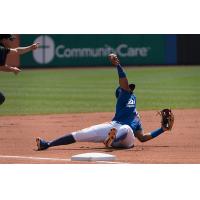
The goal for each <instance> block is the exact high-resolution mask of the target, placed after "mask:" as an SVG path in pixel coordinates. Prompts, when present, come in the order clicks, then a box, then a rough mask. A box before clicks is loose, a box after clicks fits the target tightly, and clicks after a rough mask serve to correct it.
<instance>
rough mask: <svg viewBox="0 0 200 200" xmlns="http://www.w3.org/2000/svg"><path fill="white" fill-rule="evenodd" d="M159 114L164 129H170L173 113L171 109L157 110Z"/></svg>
mask: <svg viewBox="0 0 200 200" xmlns="http://www.w3.org/2000/svg"><path fill="white" fill-rule="evenodd" d="M159 114H160V116H161V125H162V128H163V129H164V130H171V129H172V126H173V124H174V114H173V113H172V111H171V109H168V108H165V109H163V110H161V111H159Z"/></svg>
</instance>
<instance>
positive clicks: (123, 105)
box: [112, 88, 142, 132]
mask: <svg viewBox="0 0 200 200" xmlns="http://www.w3.org/2000/svg"><path fill="white" fill-rule="evenodd" d="M116 93H117V95H116V96H117V97H118V98H117V103H116V113H115V116H114V118H113V119H112V121H117V122H118V123H120V124H127V125H129V126H130V127H131V128H132V129H133V132H136V131H137V130H141V129H142V125H141V122H140V118H139V114H138V112H137V110H136V96H135V95H134V94H133V93H132V92H129V91H126V90H124V89H122V88H118V89H117V90H116Z"/></svg>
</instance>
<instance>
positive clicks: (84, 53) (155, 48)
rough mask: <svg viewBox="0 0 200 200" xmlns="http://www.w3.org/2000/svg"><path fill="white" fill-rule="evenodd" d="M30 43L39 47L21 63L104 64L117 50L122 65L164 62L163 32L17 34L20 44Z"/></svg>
mask: <svg viewBox="0 0 200 200" xmlns="http://www.w3.org/2000/svg"><path fill="white" fill-rule="evenodd" d="M33 42H40V47H39V49H37V50H36V51H33V52H32V53H29V54H26V55H24V56H23V57H22V58H21V65H22V66H27V67H33V66H34V67H43V66H44V67H56V66H58V67H62V66H64V67H65V66H66V67H67V66H69V67H70V66H106V65H110V63H109V62H108V60H107V56H108V54H109V53H116V54H117V55H118V56H119V57H120V60H121V62H122V63H123V65H137V64H138V65H143V64H150V65H151V64H165V63H166V55H165V54H166V47H165V46H166V37H165V35H133V34H91V35H90V34H57V35H54V34H50V35H20V45H21V46H26V45H29V44H30V43H33Z"/></svg>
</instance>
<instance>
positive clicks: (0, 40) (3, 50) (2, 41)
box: [0, 34, 39, 104]
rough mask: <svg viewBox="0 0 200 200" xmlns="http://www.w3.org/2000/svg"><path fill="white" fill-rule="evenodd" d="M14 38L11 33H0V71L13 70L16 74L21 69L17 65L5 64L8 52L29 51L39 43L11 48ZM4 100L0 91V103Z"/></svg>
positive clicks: (20, 52) (19, 52) (21, 52)
mask: <svg viewBox="0 0 200 200" xmlns="http://www.w3.org/2000/svg"><path fill="white" fill-rule="evenodd" d="M14 39H15V36H14V35H11V34H0V71H3V72H13V73H14V74H16V75H17V74H18V73H19V72H21V70H20V69H19V68H17V67H12V66H9V65H7V64H6V58H7V55H8V54H18V55H21V54H24V53H28V52H29V51H32V50H35V49H37V48H38V46H39V43H35V44H32V45H31V46H27V47H17V48H11V47H12V42H13V40H14ZM4 101H5V96H4V95H3V94H2V93H1V92H0V104H2V103H3V102H4Z"/></svg>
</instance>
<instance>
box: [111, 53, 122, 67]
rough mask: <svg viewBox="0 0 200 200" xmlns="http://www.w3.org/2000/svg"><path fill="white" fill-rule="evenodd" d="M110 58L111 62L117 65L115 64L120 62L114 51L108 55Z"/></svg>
mask: <svg viewBox="0 0 200 200" xmlns="http://www.w3.org/2000/svg"><path fill="white" fill-rule="evenodd" d="M108 59H109V60H110V61H111V63H112V64H113V65H115V66H116V65H119V64H120V62H119V59H118V57H117V55H116V54H114V53H111V54H109V55H108Z"/></svg>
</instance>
